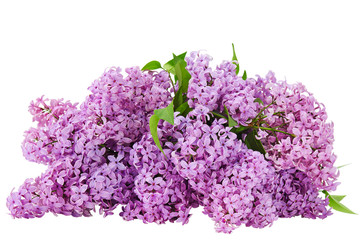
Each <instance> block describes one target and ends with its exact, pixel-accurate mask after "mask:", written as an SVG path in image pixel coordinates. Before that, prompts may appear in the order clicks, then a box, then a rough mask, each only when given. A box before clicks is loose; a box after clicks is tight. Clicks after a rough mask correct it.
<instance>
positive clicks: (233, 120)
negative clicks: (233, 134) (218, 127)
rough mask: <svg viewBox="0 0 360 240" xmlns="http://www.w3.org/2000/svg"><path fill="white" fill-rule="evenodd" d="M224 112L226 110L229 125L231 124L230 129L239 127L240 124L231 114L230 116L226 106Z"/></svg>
mask: <svg viewBox="0 0 360 240" xmlns="http://www.w3.org/2000/svg"><path fill="white" fill-rule="evenodd" d="M224 110H225V113H226V115H227V120H228V124H229V127H235V126H237V125H238V123H237V122H236V121H235V119H233V118H232V117H231V116H230V114H229V111H228V109H227V108H226V106H225V105H224Z"/></svg>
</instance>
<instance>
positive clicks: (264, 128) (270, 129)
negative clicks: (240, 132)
mask: <svg viewBox="0 0 360 240" xmlns="http://www.w3.org/2000/svg"><path fill="white" fill-rule="evenodd" d="M253 128H257V129H261V130H267V131H273V132H279V133H283V134H286V135H290V136H291V137H296V135H294V134H292V133H288V132H284V131H281V130H278V129H274V128H266V127H257V126H253Z"/></svg>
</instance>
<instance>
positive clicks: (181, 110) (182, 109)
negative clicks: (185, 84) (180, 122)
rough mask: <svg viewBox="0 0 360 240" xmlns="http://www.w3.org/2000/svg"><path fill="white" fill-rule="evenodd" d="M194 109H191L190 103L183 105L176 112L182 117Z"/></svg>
mask: <svg viewBox="0 0 360 240" xmlns="http://www.w3.org/2000/svg"><path fill="white" fill-rule="evenodd" d="M192 110H193V109H192V108H190V107H189V104H188V102H184V103H182V104H181V105H180V106H179V107H178V108H176V110H175V112H179V113H180V114H181V115H182V116H184V117H185V116H186V115H187V114H188V113H189V112H191V111H192Z"/></svg>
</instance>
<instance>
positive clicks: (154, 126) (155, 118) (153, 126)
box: [149, 114, 165, 155]
mask: <svg viewBox="0 0 360 240" xmlns="http://www.w3.org/2000/svg"><path fill="white" fill-rule="evenodd" d="M159 121H160V118H159V117H158V116H156V115H155V114H154V115H152V116H151V117H150V120H149V126H150V132H151V136H152V138H153V140H154V142H155V144H156V146H157V147H158V148H159V149H160V151H161V152H162V153H163V154H164V155H165V153H164V151H163V149H162V147H161V144H160V140H159V136H158V133H157V127H158V124H159Z"/></svg>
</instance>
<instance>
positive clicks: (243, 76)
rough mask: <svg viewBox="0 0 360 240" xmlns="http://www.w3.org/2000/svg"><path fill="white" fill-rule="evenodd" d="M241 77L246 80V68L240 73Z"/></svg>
mask: <svg viewBox="0 0 360 240" xmlns="http://www.w3.org/2000/svg"><path fill="white" fill-rule="evenodd" d="M242 79H243V80H246V79H247V75H246V70H244V74H243V75H242Z"/></svg>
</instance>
